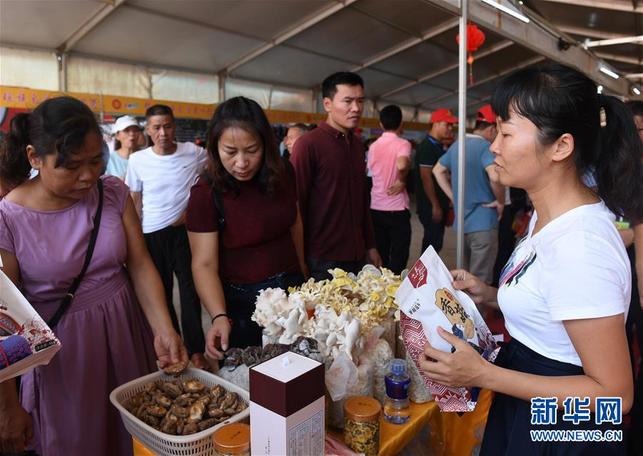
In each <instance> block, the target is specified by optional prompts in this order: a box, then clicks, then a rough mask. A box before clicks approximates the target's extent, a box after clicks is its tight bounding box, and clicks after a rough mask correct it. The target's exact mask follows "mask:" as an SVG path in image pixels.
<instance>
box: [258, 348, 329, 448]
mask: <svg viewBox="0 0 643 456" xmlns="http://www.w3.org/2000/svg"><path fill="white" fill-rule="evenodd" d="M324 391H325V388H324V366H323V365H322V364H321V363H319V362H317V361H314V360H312V359H309V358H306V357H304V356H301V355H298V354H296V353H292V352H288V353H284V354H282V355H280V356H277V357H276V358H272V359H271V360H269V361H266V362H264V363H261V364H259V365H257V366H255V367H253V368H251V369H250V442H251V443H250V451H251V453H252V454H253V455H261V456H324V436H325V423H324V414H325V410H324V409H325V401H324Z"/></svg>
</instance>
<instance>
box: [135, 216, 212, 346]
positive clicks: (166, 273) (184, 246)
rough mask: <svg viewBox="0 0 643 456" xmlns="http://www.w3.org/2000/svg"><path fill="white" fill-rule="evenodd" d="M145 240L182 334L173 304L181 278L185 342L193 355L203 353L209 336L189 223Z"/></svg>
mask: <svg viewBox="0 0 643 456" xmlns="http://www.w3.org/2000/svg"><path fill="white" fill-rule="evenodd" d="M145 243H146V244H147V249H148V250H149V252H150V255H151V257H152V261H153V262H154V265H156V269H158V271H159V274H160V276H161V281H162V282H163V288H164V289H165V301H166V303H167V308H168V310H169V311H170V317H171V318H172V325H173V326H174V329H175V330H176V331H177V332H179V334H181V331H180V328H179V320H178V318H177V316H176V312H175V311H174V306H173V305H172V294H173V293H172V290H173V288H174V274H176V277H177V279H178V282H179V296H180V298H181V327H182V328H183V340H184V342H185V346H186V348H187V350H188V353H189V354H190V355H192V354H194V353H203V351H204V350H205V339H204V337H203V327H202V326H201V303H200V302H199V296H198V295H197V293H196V289H195V288H194V281H193V280H192V254H191V253H190V243H189V241H188V234H187V231H186V230H185V226H184V225H181V226H168V227H166V228H163V229H162V230H159V231H154V232H153V233H148V234H145Z"/></svg>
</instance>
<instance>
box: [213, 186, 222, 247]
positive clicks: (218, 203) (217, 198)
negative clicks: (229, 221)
mask: <svg viewBox="0 0 643 456" xmlns="http://www.w3.org/2000/svg"><path fill="white" fill-rule="evenodd" d="M212 200H213V201H214V207H215V209H216V210H217V227H218V231H219V234H223V229H224V228H225V212H224V211H223V198H221V192H219V191H218V190H217V189H215V188H214V187H212ZM219 248H221V247H219Z"/></svg>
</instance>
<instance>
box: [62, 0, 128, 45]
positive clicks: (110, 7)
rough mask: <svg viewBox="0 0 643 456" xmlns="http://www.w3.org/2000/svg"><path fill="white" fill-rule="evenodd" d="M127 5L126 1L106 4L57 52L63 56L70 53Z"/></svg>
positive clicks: (114, 0) (116, 0) (117, 0)
mask: <svg viewBox="0 0 643 456" xmlns="http://www.w3.org/2000/svg"><path fill="white" fill-rule="evenodd" d="M123 3H125V0H112V1H110V2H106V3H104V4H103V5H102V6H100V7H99V8H98V10H96V12H95V13H94V14H92V15H91V16H90V17H89V18H88V19H87V20H86V21H85V22H83V24H82V25H81V26H80V27H78V28H77V29H76V30H75V31H74V32H73V33H72V34H71V35H69V36H68V37H67V39H66V40H65V41H63V42H62V43H61V44H60V45H59V46H58V47H57V48H56V50H57V51H58V53H60V54H63V53H65V52H68V51H70V50H71V49H72V48H73V47H74V45H75V44H76V43H78V42H79V41H80V40H81V39H82V38H83V37H84V36H86V35H87V34H88V33H89V32H91V31H92V30H93V29H94V28H95V27H96V26H97V25H98V24H100V23H101V22H102V21H103V20H105V18H106V17H107V16H109V15H110V14H112V13H113V12H114V11H116V9H118V7H119V6H121V5H122V4H123Z"/></svg>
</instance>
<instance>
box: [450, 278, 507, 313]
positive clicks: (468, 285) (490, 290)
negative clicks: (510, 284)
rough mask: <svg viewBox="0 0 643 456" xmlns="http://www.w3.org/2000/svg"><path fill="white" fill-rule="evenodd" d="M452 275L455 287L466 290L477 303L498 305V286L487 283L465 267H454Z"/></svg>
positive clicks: (491, 305)
mask: <svg viewBox="0 0 643 456" xmlns="http://www.w3.org/2000/svg"><path fill="white" fill-rule="evenodd" d="M451 276H452V277H453V288H455V289H456V290H462V291H464V292H465V293H466V294H468V295H469V297H470V298H471V299H472V300H473V302H475V303H476V305H480V304H484V305H487V306H490V307H495V308H497V307H498V303H497V297H498V289H497V288H495V287H492V286H489V285H487V284H486V283H484V282H483V281H482V280H480V279H479V278H477V277H476V276H474V275H473V274H471V273H470V272H468V271H465V270H464V269H454V270H453V271H451Z"/></svg>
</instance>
